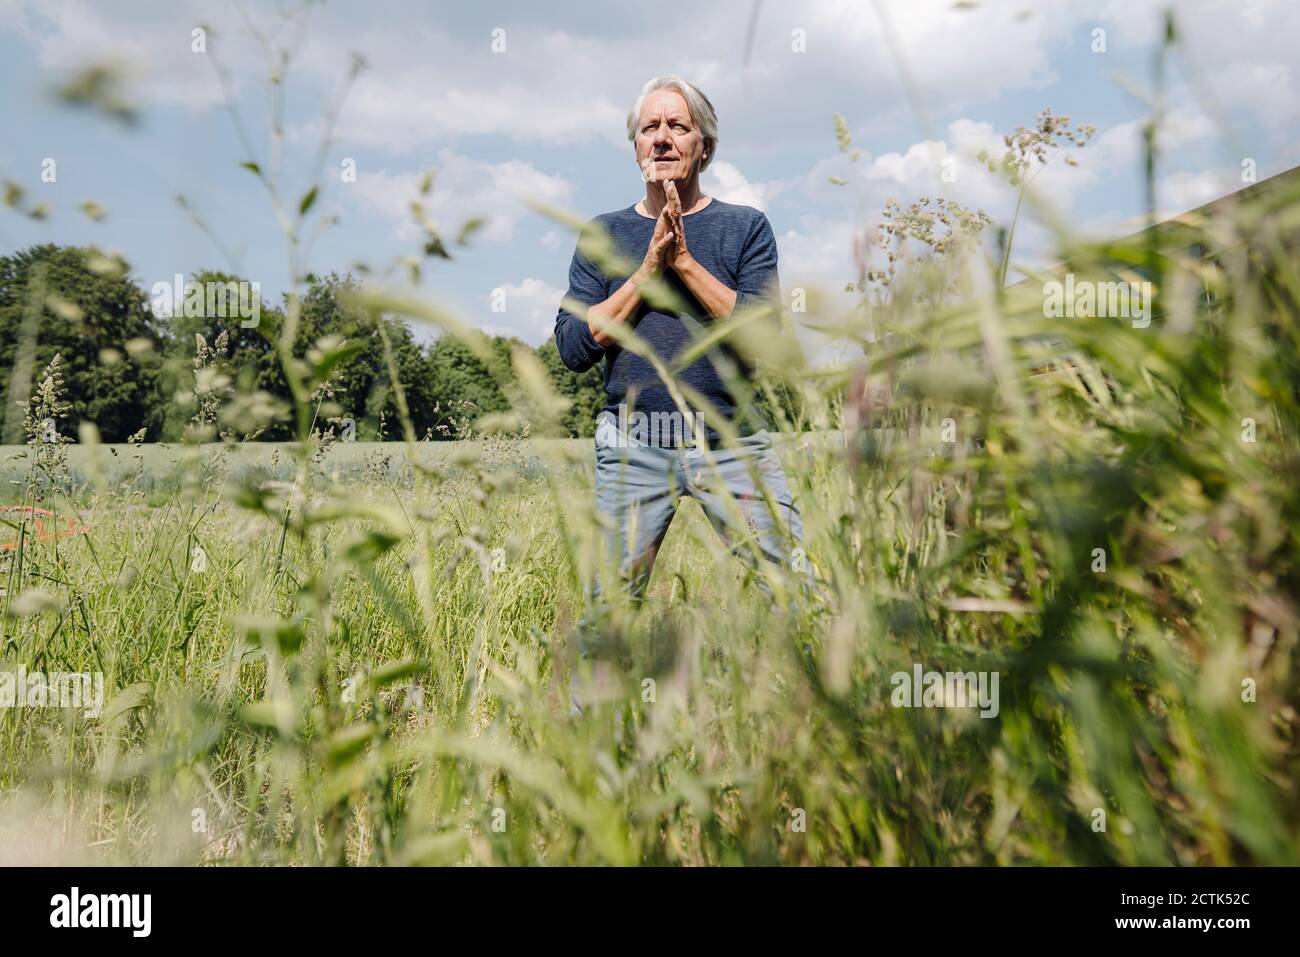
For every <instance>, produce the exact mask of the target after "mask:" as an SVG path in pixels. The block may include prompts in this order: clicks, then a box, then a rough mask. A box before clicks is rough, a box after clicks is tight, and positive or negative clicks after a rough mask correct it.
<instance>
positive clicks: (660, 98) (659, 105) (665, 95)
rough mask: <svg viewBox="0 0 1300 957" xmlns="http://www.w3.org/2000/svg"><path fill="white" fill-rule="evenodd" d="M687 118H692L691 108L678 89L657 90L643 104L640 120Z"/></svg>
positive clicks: (688, 119)
mask: <svg viewBox="0 0 1300 957" xmlns="http://www.w3.org/2000/svg"><path fill="white" fill-rule="evenodd" d="M658 119H666V120H686V121H687V122H688V123H689V122H690V119H691V109H690V107H689V106H687V105H686V98H685V97H684V96H682V95H681V94H680V93H678V92H677V91H676V90H655V91H654V92H653V93H651V94H650V95H649V96H647V97H646V98H645V102H644V103H642V104H641V116H640V120H641V122H642V123H645V122H646V121H647V120H658Z"/></svg>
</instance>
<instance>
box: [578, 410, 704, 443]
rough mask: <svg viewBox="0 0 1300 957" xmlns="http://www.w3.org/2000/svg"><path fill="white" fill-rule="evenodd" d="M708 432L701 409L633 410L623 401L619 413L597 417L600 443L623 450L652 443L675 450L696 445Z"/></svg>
mask: <svg viewBox="0 0 1300 957" xmlns="http://www.w3.org/2000/svg"><path fill="white" fill-rule="evenodd" d="M707 434H708V432H707V430H706V427H705V425H704V416H703V414H701V413H700V412H691V413H690V414H688V415H683V414H682V413H681V412H676V411H673V412H649V413H646V412H632V413H631V414H629V413H628V409H627V406H626V405H625V404H623V403H621V402H620V403H619V406H618V416H617V417H615V416H614V413H612V412H610V411H609V410H608V409H606V410H604V411H602V412H601V413H600V414H599V415H598V416H596V444H597V445H599V446H604V447H607V448H615V449H623V448H637V447H642V446H649V447H650V448H656V449H675V448H679V447H683V446H686V447H689V446H694V445H696V444H697V443H698V442H699V440H700V438H702V437H703V436H706V435H707Z"/></svg>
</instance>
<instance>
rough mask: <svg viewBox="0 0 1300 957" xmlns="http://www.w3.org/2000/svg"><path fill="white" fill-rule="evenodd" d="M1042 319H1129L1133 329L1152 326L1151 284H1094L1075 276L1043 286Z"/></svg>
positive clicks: (1067, 274) (1069, 274) (1068, 274)
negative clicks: (1076, 278) (1044, 317)
mask: <svg viewBox="0 0 1300 957" xmlns="http://www.w3.org/2000/svg"><path fill="white" fill-rule="evenodd" d="M1043 315H1044V316H1046V317H1047V318H1049V319H1062V318H1064V319H1075V318H1079V319H1091V318H1093V317H1096V318H1098V319H1128V320H1130V321H1131V322H1132V323H1133V328H1134V329H1145V328H1146V327H1147V326H1149V325H1151V283H1149V282H1092V281H1090V280H1087V279H1080V280H1078V281H1077V282H1076V281H1075V278H1074V273H1072V272H1070V273H1066V274H1065V282H1063V283H1062V282H1061V281H1059V280H1057V279H1053V280H1051V281H1050V282H1045V283H1043Z"/></svg>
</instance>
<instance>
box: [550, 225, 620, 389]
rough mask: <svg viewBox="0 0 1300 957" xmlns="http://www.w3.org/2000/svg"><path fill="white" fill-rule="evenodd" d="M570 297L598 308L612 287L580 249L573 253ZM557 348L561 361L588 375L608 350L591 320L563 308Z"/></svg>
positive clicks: (557, 328)
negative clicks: (599, 338)
mask: <svg viewBox="0 0 1300 957" xmlns="http://www.w3.org/2000/svg"><path fill="white" fill-rule="evenodd" d="M568 298H570V299H576V300H578V302H582V303H586V304H587V305H588V306H594V305H596V304H597V303H601V302H604V301H605V300H606V299H608V298H609V284H608V282H607V280H606V278H605V276H604V274H603V273H602V272H601V271H600V268H599V267H598V266H597V265H596V264H595V263H593V262H592V261H591V260H590V259H588V258H587V257H586V256H584V255H583V254H582V252H581V250H580V249H575V250H574V251H573V262H572V263H571V264H570V265H569V292H568ZM555 345H556V348H558V349H559V351H560V359H561V360H562V361H563V362H564V364H565V365H566V366H568V367H569V368H570V369H572V370H573V371H574V372H586V371H587V370H588V369H590V368H591V367H592V366H593V365H595V364H596V363H597V362H599V361H600V360H601V359H603V358H604V356H605V347H604V346H602V345H601V344H600V343H599V342H597V341H596V338H595V337H594V336H593V335H592V334H591V329H590V328H589V327H588V326H587V320H586V319H583V318H582V317H581V316H577V315H574V314H573V313H571V312H569V310H567V309H565V308H564V306H563V305H561V306H560V311H559V313H558V314H557V315H556V317H555Z"/></svg>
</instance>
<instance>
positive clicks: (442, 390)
mask: <svg viewBox="0 0 1300 957" xmlns="http://www.w3.org/2000/svg"><path fill="white" fill-rule="evenodd" d="M515 348H524V349H527V348H528V346H527V345H526V344H525V343H523V342H521V341H520V340H519V339H516V338H513V337H511V338H505V337H503V336H495V337H493V338H492V351H493V352H494V353H495V354H496V356H497V358H498V360H499V361H500V362H501V364H502V368H505V369H510V368H511V365H510V353H511V351H512V350H513V349H515ZM428 369H429V379H430V382H431V385H432V388H433V392H434V395H435V396H436V397H437V402H438V406H439V409H440V411H441V412H442V413H444V414H446V413H448V411H449V410H450V413H451V414H452V415H453V416H454V417H455V418H456V419H457V420H467V421H468V423H469V424H471V425H472V424H473V423H474V422H475V421H476V420H478V419H480V418H482V417H483V416H485V415H489V414H492V413H496V412H507V411H509V409H510V402H509V400H508V399H507V398H506V396H505V394H504V393H503V392H502V391H501V387H500V386H499V385H498V384H497V381H496V380H495V379H494V378H493V377H492V375H491V373H489V372H488V370H487V367H486V366H484V364H483V363H482V362H480V361H479V359H478V357H477V356H475V355H474V353H473V352H472V351H470V348H469V346H467V345H465V343H463V342H461V341H460V340H459V339H457V338H456V337H455V336H442V337H440V338H439V339H438V340H437V341H436V342H434V344H433V346H432V347H431V348H430V349H429V355H428ZM458 435H459V433H458V432H457V431H456V430H454V429H453V430H449V431H448V430H439V434H438V436H437V437H439V438H457V437H458Z"/></svg>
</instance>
